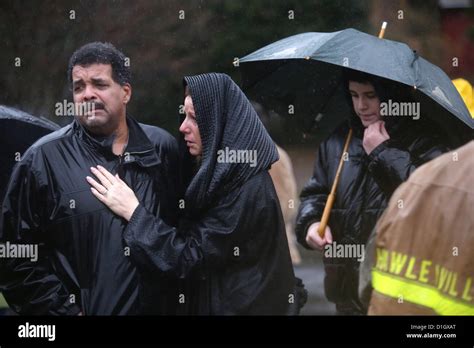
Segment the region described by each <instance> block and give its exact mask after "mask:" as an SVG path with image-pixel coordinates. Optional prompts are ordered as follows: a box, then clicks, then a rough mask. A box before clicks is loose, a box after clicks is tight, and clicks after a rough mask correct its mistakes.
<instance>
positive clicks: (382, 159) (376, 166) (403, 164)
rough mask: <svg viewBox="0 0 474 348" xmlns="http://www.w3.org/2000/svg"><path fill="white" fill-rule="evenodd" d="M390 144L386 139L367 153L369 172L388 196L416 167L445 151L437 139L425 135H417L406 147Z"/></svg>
mask: <svg viewBox="0 0 474 348" xmlns="http://www.w3.org/2000/svg"><path fill="white" fill-rule="evenodd" d="M391 144H392V143H391V142H390V140H388V141H385V142H383V143H381V144H380V145H379V146H377V147H376V148H375V149H374V150H373V151H372V152H371V153H370V155H369V160H370V162H369V166H368V170H369V172H370V173H371V175H372V176H373V177H374V179H375V181H376V182H377V184H378V185H379V187H380V188H381V189H382V190H383V191H384V192H385V193H386V194H387V195H388V197H390V196H391V195H392V194H393V192H394V191H395V190H396V188H397V187H398V186H400V184H401V183H402V182H404V181H406V180H407V179H408V177H409V176H410V174H411V173H412V172H413V171H414V170H415V169H416V168H417V167H419V166H420V165H422V164H423V163H425V162H428V161H431V160H432V159H434V158H436V157H438V156H439V155H441V154H442V153H443V152H446V151H447V149H446V148H445V147H444V146H443V145H441V143H440V142H439V141H436V140H435V139H432V138H430V137H426V136H421V137H418V138H417V139H415V140H414V141H413V142H412V143H411V144H410V146H409V147H408V148H406V149H400V148H397V147H394V146H392V145H391Z"/></svg>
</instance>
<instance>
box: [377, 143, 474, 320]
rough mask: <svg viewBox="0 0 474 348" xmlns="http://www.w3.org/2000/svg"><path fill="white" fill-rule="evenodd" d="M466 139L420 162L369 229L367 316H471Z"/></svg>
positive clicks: (470, 169) (471, 202) (473, 237)
mask: <svg viewBox="0 0 474 348" xmlns="http://www.w3.org/2000/svg"><path fill="white" fill-rule="evenodd" d="M473 182H474V141H471V142H470V143H468V144H466V145H464V146H462V147H460V148H459V149H457V150H454V151H452V152H448V153H446V154H444V155H443V156H441V157H439V158H437V159H435V160H433V161H431V162H428V163H427V164H425V165H423V166H422V167H420V168H419V169H418V170H416V171H415V172H414V173H413V174H412V175H411V176H410V178H409V179H408V181H407V182H405V183H404V184H402V185H401V186H400V187H399V188H398V189H397V190H396V191H395V193H394V194H393V196H392V198H391V200H390V204H389V206H388V207H387V209H386V211H385V212H384V214H383V215H382V217H381V218H380V220H379V221H378V223H377V226H376V242H375V249H374V250H373V253H374V256H375V258H374V259H375V262H374V264H373V265H372V266H373V268H372V287H373V291H372V297H371V300H370V306H369V315H370V314H372V315H390V314H394V315H400V314H415V315H430V314H433V315H436V314H438V315H474V251H473V250H474V211H473V210H472V209H473V207H474V185H473Z"/></svg>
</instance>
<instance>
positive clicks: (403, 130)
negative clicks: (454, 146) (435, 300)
mask: <svg viewBox="0 0 474 348" xmlns="http://www.w3.org/2000/svg"><path fill="white" fill-rule="evenodd" d="M385 126H386V129H387V132H388V134H389V135H390V139H389V140H387V141H384V142H383V143H381V144H380V145H379V146H377V147H376V148H375V149H374V150H373V151H372V152H371V153H370V155H367V154H366V152H365V150H364V148H363V146H362V139H363V134H364V133H363V132H364V127H363V126H362V123H361V121H360V119H359V118H358V117H357V116H356V115H355V114H352V115H351V117H350V119H349V121H348V122H346V123H344V124H343V125H341V126H340V127H339V128H338V129H336V131H335V132H334V133H333V134H332V135H331V136H330V137H329V138H328V139H326V140H325V141H323V142H322V143H321V144H320V146H319V149H318V155H317V159H316V163H315V166H314V173H313V175H312V177H311V178H310V180H309V181H308V183H307V184H306V186H305V187H304V188H303V190H302V192H301V195H300V199H301V204H300V208H299V212H298V217H297V222H296V235H297V239H298V242H299V243H300V244H302V245H303V246H304V247H306V248H308V249H309V246H308V245H307V243H306V234H307V231H308V228H309V226H310V225H311V224H312V223H314V222H319V221H320V220H321V216H322V214H323V210H324V207H325V205H326V200H327V197H328V194H329V192H330V190H331V187H332V184H333V182H334V178H335V175H336V171H337V167H338V165H339V160H340V158H341V155H342V152H343V147H344V143H345V140H346V137H347V134H348V132H349V129H350V128H352V129H353V132H354V133H353V137H352V140H351V142H350V144H349V149H348V153H349V156H348V160H347V161H346V162H344V167H343V169H342V172H341V176H340V180H339V185H338V187H337V190H336V198H335V202H334V205H333V208H332V210H331V213H330V217H329V222H328V226H329V227H330V228H331V232H332V235H333V240H334V241H335V242H336V246H337V244H339V245H352V246H354V249H353V250H363V248H364V246H365V243H366V241H367V239H368V237H369V235H370V233H371V231H372V229H373V228H374V227H375V224H376V222H377V219H378V217H379V216H380V215H381V214H382V212H383V211H384V209H385V208H386V206H387V202H388V200H389V199H390V196H391V195H392V193H393V191H394V190H395V189H396V188H397V187H398V186H399V185H400V184H401V183H402V182H403V181H405V180H406V179H407V178H408V177H409V176H410V174H411V173H412V172H413V171H414V170H415V169H416V167H418V166H420V165H421V164H423V163H424V162H427V161H429V160H431V159H433V158H435V157H437V156H439V155H440V154H441V153H442V152H444V151H445V150H446V149H445V147H444V146H442V145H440V142H439V141H438V140H437V139H436V138H434V137H432V136H431V135H430V136H429V135H427V134H426V132H425V131H424V130H423V127H422V126H421V124H420V122H418V123H417V122H411V123H409V122H406V121H404V120H401V119H399V118H396V119H390V118H389V119H388V120H386V124H385ZM359 246H360V247H359ZM346 250H347V249H346ZM325 251H326V249H325ZM326 256H328V257H326ZM349 256H354V255H349ZM361 257H363V255H358V256H354V257H347V256H345V257H337V255H336V254H335V253H334V252H328V253H326V252H325V253H324V257H323V261H324V265H325V273H326V275H325V280H324V286H325V293H326V297H327V298H328V300H329V301H331V302H334V303H336V308H337V310H338V312H340V313H345V314H364V313H366V311H367V309H366V308H365V307H364V306H363V305H362V304H361V302H360V301H359V297H358V277H359V273H358V270H359V264H360V261H361Z"/></svg>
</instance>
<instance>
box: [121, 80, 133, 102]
mask: <svg viewBox="0 0 474 348" xmlns="http://www.w3.org/2000/svg"><path fill="white" fill-rule="evenodd" d="M122 91H123V103H124V104H128V102H129V101H130V98H131V97H132V86H130V84H129V83H126V84H124V85H123V86H122Z"/></svg>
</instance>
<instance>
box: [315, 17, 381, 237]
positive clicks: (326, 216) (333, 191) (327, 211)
mask: <svg viewBox="0 0 474 348" xmlns="http://www.w3.org/2000/svg"><path fill="white" fill-rule="evenodd" d="M386 28H387V22H383V23H382V27H381V28H380V32H379V39H383V36H384V35H385V29H386ZM351 138H352V129H350V130H349V133H348V134H347V138H346V143H345V144H344V150H343V151H342V156H341V159H340V160H339V166H338V167H337V172H336V177H335V178H334V182H333V184H332V188H331V192H330V193H329V196H328V199H327V200H326V206H325V207H324V211H323V216H322V217H321V221H320V224H319V227H318V234H319V236H320V237H321V238H323V237H324V230H325V229H326V226H327V224H328V221H329V215H330V214H331V209H332V206H333V204H334V199H335V198H336V189H337V185H338V183H339V176H340V175H341V171H342V167H343V165H344V154H345V153H346V152H347V149H348V147H349V143H350V141H351Z"/></svg>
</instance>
